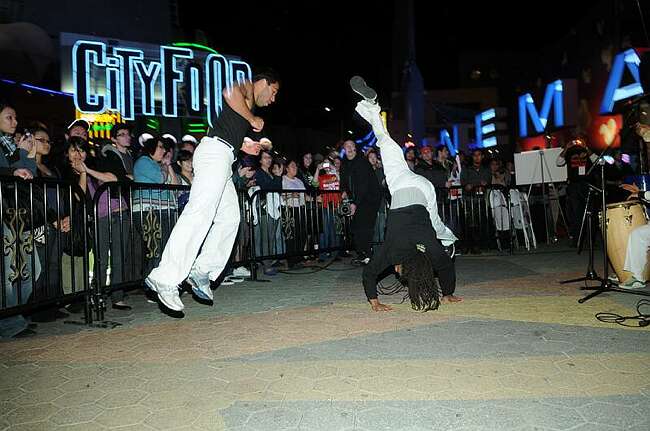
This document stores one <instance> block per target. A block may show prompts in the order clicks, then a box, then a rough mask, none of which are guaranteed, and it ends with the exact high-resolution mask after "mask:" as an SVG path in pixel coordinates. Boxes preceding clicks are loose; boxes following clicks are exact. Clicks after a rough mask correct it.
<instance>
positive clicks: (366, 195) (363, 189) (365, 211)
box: [340, 140, 381, 265]
mask: <svg viewBox="0 0 650 431" xmlns="http://www.w3.org/2000/svg"><path fill="white" fill-rule="evenodd" d="M343 148H345V159H344V160H343V162H342V163H341V184H340V186H341V190H342V191H344V192H345V195H346V196H347V198H348V199H350V200H351V201H352V204H351V209H352V213H351V216H352V223H351V229H352V236H353V239H354V245H355V249H356V251H357V257H356V259H355V260H354V262H355V263H361V264H364V265H365V264H367V263H368V262H369V261H370V255H371V242H372V237H373V234H374V228H375V221H376V220H377V212H378V211H379V204H380V202H381V188H380V186H379V181H377V176H376V175H375V171H374V170H373V169H372V166H371V165H370V162H368V160H367V159H366V158H365V157H363V155H362V154H358V153H357V147H356V145H355V143H354V141H351V140H348V141H345V142H344V143H343Z"/></svg>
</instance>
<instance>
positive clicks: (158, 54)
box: [62, 39, 251, 126]
mask: <svg viewBox="0 0 650 431" xmlns="http://www.w3.org/2000/svg"><path fill="white" fill-rule="evenodd" d="M112 42H113V43H112V44H111V43H110V42H109V41H104V40H86V39H81V40H76V41H75V42H74V43H73V44H72V45H71V49H70V51H69V52H70V60H71V69H70V72H71V78H72V79H71V82H68V85H71V87H72V88H71V90H72V91H70V92H71V93H72V94H73V95H74V104H75V107H76V108H77V109H78V110H79V111H80V112H83V113H86V114H98V113H102V112H106V111H117V112H119V113H120V114H121V116H122V118H123V119H125V120H133V119H134V118H135V116H136V115H145V116H163V117H172V118H173V117H179V116H191V117H203V118H206V119H207V121H208V124H209V125H210V126H212V121H213V119H214V118H216V117H217V116H218V115H219V113H220V112H221V109H222V107H223V96H222V92H223V90H224V89H230V88H232V87H233V85H235V84H236V83H241V82H243V81H245V80H250V79H251V68H250V66H249V65H248V64H247V63H245V62H244V61H241V60H239V59H237V58H233V57H230V58H227V57H225V56H223V55H221V54H219V53H217V52H215V51H214V50H211V49H210V48H207V47H201V46H200V45H192V44H175V45H174V46H156V45H150V44H135V43H134V44H132V45H131V46H125V45H126V44H125V43H124V42H121V43H120V41H117V43H115V42H116V41H112ZM178 45H185V46H178ZM190 45H191V46H190ZM197 47H200V48H197ZM62 73H63V72H62Z"/></svg>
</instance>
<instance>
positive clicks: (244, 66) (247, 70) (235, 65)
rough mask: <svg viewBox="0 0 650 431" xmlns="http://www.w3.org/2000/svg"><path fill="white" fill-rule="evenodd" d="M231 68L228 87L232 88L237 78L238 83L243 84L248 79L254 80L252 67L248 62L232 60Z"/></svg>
mask: <svg viewBox="0 0 650 431" xmlns="http://www.w3.org/2000/svg"><path fill="white" fill-rule="evenodd" d="M230 69H231V72H230V82H229V83H228V88H232V84H233V82H234V80H235V79H236V80H237V83H238V84H243V83H244V82H246V81H252V80H253V74H252V72H251V67H250V66H249V65H248V63H246V62H243V61H239V60H233V61H231V62H230Z"/></svg>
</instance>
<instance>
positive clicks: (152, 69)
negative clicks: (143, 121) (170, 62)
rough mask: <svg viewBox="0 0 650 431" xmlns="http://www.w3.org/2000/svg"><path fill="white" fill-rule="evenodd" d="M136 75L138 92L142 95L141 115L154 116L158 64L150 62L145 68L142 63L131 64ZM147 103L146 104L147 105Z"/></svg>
mask: <svg viewBox="0 0 650 431" xmlns="http://www.w3.org/2000/svg"><path fill="white" fill-rule="evenodd" d="M133 66H134V68H135V71H136V74H137V75H138V79H139V80H140V91H141V93H142V113H143V114H144V115H156V101H155V99H154V95H155V89H156V78H158V75H159V74H160V69H161V66H160V63H157V62H155V61H152V62H151V63H149V65H148V66H147V65H146V64H145V63H144V62H143V61H141V60H136V61H134V62H133ZM147 102H148V103H147Z"/></svg>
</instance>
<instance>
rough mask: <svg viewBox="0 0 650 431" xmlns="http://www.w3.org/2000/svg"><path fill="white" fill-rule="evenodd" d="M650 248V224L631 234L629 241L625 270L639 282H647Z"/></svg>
mask: <svg viewBox="0 0 650 431" xmlns="http://www.w3.org/2000/svg"><path fill="white" fill-rule="evenodd" d="M649 248H650V224H646V225H643V226H639V227H637V228H635V229H634V230H632V232H630V237H629V238H628V240H627V251H626V253H625V266H624V267H623V269H624V270H626V271H629V272H631V273H632V275H634V278H636V279H637V280H639V281H647V280H646V278H645V267H646V265H647V264H648V249H649Z"/></svg>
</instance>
